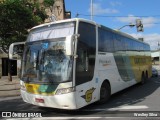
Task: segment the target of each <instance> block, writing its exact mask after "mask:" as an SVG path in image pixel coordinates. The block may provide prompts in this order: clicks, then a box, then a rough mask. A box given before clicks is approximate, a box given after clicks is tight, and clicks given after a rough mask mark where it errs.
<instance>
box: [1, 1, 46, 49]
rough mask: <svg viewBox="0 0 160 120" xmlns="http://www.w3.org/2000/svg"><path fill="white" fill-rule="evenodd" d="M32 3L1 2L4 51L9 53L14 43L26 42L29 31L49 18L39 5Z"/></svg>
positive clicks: (2, 44)
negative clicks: (10, 46)
mask: <svg viewBox="0 0 160 120" xmlns="http://www.w3.org/2000/svg"><path fill="white" fill-rule="evenodd" d="M31 1H32V0H31ZM31 1H29V0H1V1H0V15H1V16H0V48H2V49H3V51H5V52H8V48H9V45H10V44H11V43H13V42H21V41H25V40H26V36H27V34H28V29H30V28H32V27H33V26H35V25H38V24H41V23H43V22H44V20H45V19H46V18H47V15H46V13H45V11H44V10H43V9H41V8H40V5H39V3H38V2H35V1H34V2H31Z"/></svg>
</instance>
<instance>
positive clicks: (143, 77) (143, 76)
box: [141, 73, 146, 85]
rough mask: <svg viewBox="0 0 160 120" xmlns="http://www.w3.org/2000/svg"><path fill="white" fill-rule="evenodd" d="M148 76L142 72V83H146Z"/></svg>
mask: <svg viewBox="0 0 160 120" xmlns="http://www.w3.org/2000/svg"><path fill="white" fill-rule="evenodd" d="M145 80H146V77H145V75H144V73H142V77H141V85H143V84H144V83H145Z"/></svg>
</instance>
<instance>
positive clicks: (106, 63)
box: [99, 60, 111, 66]
mask: <svg viewBox="0 0 160 120" xmlns="http://www.w3.org/2000/svg"><path fill="white" fill-rule="evenodd" d="M99 63H100V64H102V66H107V65H110V64H111V60H99Z"/></svg>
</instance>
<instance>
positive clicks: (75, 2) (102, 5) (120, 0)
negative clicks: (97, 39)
mask: <svg viewBox="0 0 160 120" xmlns="http://www.w3.org/2000/svg"><path fill="white" fill-rule="evenodd" d="M65 8H66V11H71V15H72V16H71V17H72V18H76V17H78V18H85V19H89V20H91V10H90V9H91V0H65ZM77 14H78V16H77ZM93 14H94V16H93V21H95V22H97V23H98V24H101V25H104V26H106V27H109V28H112V29H119V28H121V27H122V26H124V25H129V24H130V23H132V24H135V23H136V19H141V20H142V23H143V27H144V31H143V32H137V29H136V27H133V28H131V27H129V26H126V27H124V28H123V29H121V30H120V31H122V32H125V33H128V34H130V35H132V36H133V37H135V38H142V37H143V38H144V41H145V42H147V43H149V44H150V46H151V50H157V49H159V48H160V46H158V42H159V43H160V0H93Z"/></svg>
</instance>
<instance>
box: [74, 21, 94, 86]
mask: <svg viewBox="0 0 160 120" xmlns="http://www.w3.org/2000/svg"><path fill="white" fill-rule="evenodd" d="M78 33H79V34H80V37H79V39H78V45H77V55H78V58H77V64H76V65H77V66H76V85H79V84H82V83H85V82H88V81H90V80H92V78H93V75H94V67H95V54H96V27H95V26H94V25H92V24H89V23H84V22H80V23H79V29H78Z"/></svg>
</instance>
